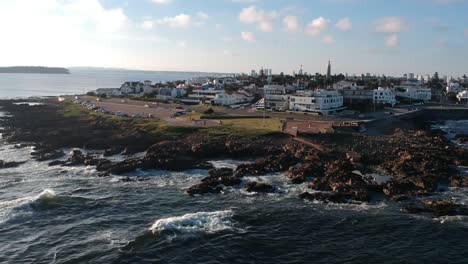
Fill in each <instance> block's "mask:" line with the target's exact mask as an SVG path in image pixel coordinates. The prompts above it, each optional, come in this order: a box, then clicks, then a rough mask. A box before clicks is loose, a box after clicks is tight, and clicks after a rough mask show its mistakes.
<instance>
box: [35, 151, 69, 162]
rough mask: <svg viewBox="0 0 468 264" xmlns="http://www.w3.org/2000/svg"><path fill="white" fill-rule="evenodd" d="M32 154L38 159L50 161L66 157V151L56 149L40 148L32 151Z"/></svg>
mask: <svg viewBox="0 0 468 264" xmlns="http://www.w3.org/2000/svg"><path fill="white" fill-rule="evenodd" d="M31 155H32V156H33V158H34V159H36V160H37V161H48V160H53V159H59V158H62V157H64V156H65V152H63V151H62V150H54V149H39V150H36V151H34V152H33V153H31Z"/></svg>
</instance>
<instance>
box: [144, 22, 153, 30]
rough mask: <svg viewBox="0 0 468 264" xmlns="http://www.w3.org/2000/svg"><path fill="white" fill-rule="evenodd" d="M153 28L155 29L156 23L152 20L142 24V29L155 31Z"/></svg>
mask: <svg viewBox="0 0 468 264" xmlns="http://www.w3.org/2000/svg"><path fill="white" fill-rule="evenodd" d="M153 27H154V22H153V21H151V20H145V21H143V22H142V23H141V28H143V29H146V30H150V29H153Z"/></svg>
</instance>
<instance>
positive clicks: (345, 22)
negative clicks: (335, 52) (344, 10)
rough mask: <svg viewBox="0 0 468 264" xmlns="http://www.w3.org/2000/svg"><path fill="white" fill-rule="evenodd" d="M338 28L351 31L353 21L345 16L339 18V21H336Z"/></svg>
mask: <svg viewBox="0 0 468 264" xmlns="http://www.w3.org/2000/svg"><path fill="white" fill-rule="evenodd" d="M335 26H336V28H338V29H339V30H341V31H349V30H351V28H352V27H353V24H352V23H351V21H350V20H349V18H347V17H345V18H343V19H341V20H339V21H338V22H337V23H336V25H335Z"/></svg>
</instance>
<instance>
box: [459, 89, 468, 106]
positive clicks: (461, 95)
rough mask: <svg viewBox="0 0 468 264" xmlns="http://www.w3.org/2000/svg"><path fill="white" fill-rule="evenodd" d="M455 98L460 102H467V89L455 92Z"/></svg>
mask: <svg viewBox="0 0 468 264" xmlns="http://www.w3.org/2000/svg"><path fill="white" fill-rule="evenodd" d="M457 99H458V101H459V102H460V103H462V102H468V90H465V91H462V92H459V93H458V94H457Z"/></svg>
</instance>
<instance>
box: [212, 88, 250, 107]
mask: <svg viewBox="0 0 468 264" xmlns="http://www.w3.org/2000/svg"><path fill="white" fill-rule="evenodd" d="M253 99H254V97H253V95H251V94H250V93H248V92H246V91H244V90H239V91H236V92H226V91H223V92H221V93H218V94H216V96H215V98H214V99H213V104H215V105H222V106H229V105H236V104H245V103H250V102H251V101H252V100H253Z"/></svg>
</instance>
